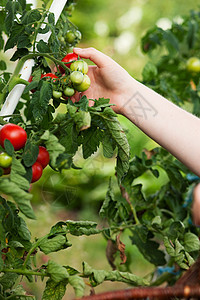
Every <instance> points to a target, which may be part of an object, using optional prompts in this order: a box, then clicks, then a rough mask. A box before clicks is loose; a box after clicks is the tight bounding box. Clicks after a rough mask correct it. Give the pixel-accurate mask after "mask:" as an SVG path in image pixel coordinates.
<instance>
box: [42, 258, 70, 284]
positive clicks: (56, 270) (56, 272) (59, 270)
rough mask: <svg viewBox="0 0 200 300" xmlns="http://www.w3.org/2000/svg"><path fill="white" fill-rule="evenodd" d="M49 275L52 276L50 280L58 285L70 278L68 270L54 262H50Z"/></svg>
mask: <svg viewBox="0 0 200 300" xmlns="http://www.w3.org/2000/svg"><path fill="white" fill-rule="evenodd" d="M47 273H48V274H49V275H50V278H51V279H52V280H53V281H54V282H57V283H58V282H61V281H63V280H65V279H68V278H69V274H68V272H67V270H66V268H64V267H62V266H61V265H59V264H57V263H56V262H55V261H53V260H49V261H48V265H47Z"/></svg>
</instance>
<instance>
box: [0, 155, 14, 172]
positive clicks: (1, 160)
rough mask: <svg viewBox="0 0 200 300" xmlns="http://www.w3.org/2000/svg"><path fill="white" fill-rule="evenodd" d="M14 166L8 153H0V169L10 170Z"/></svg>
mask: <svg viewBox="0 0 200 300" xmlns="http://www.w3.org/2000/svg"><path fill="white" fill-rule="evenodd" d="M11 164H12V156H10V155H8V154H7V153H6V152H1V153H0V167H2V168H9V167H10V166H11Z"/></svg>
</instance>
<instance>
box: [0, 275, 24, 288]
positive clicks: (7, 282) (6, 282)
mask: <svg viewBox="0 0 200 300" xmlns="http://www.w3.org/2000/svg"><path fill="white" fill-rule="evenodd" d="M19 276H20V275H18V274H14V273H4V274H3V276H1V277H0V286H3V289H4V290H5V291H6V290H7V289H11V288H12V287H13V286H14V285H15V283H16V281H17V279H18V278H19Z"/></svg>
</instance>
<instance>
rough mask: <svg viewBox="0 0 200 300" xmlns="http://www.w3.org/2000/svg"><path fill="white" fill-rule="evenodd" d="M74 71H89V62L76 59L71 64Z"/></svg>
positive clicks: (84, 72)
mask: <svg viewBox="0 0 200 300" xmlns="http://www.w3.org/2000/svg"><path fill="white" fill-rule="evenodd" d="M70 69H71V70H72V71H79V72H81V73H83V74H87V72H88V64H87V63H86V62H85V61H84V60H76V61H74V62H73V63H71V65H70Z"/></svg>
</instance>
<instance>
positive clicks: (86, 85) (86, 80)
mask: <svg viewBox="0 0 200 300" xmlns="http://www.w3.org/2000/svg"><path fill="white" fill-rule="evenodd" d="M83 76H84V78H83V81H82V83H81V84H78V85H74V88H75V90H77V91H78V92H84V91H86V90H87V89H88V88H89V87H90V84H91V81H90V77H89V76H88V75H86V74H84V75H83Z"/></svg>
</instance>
